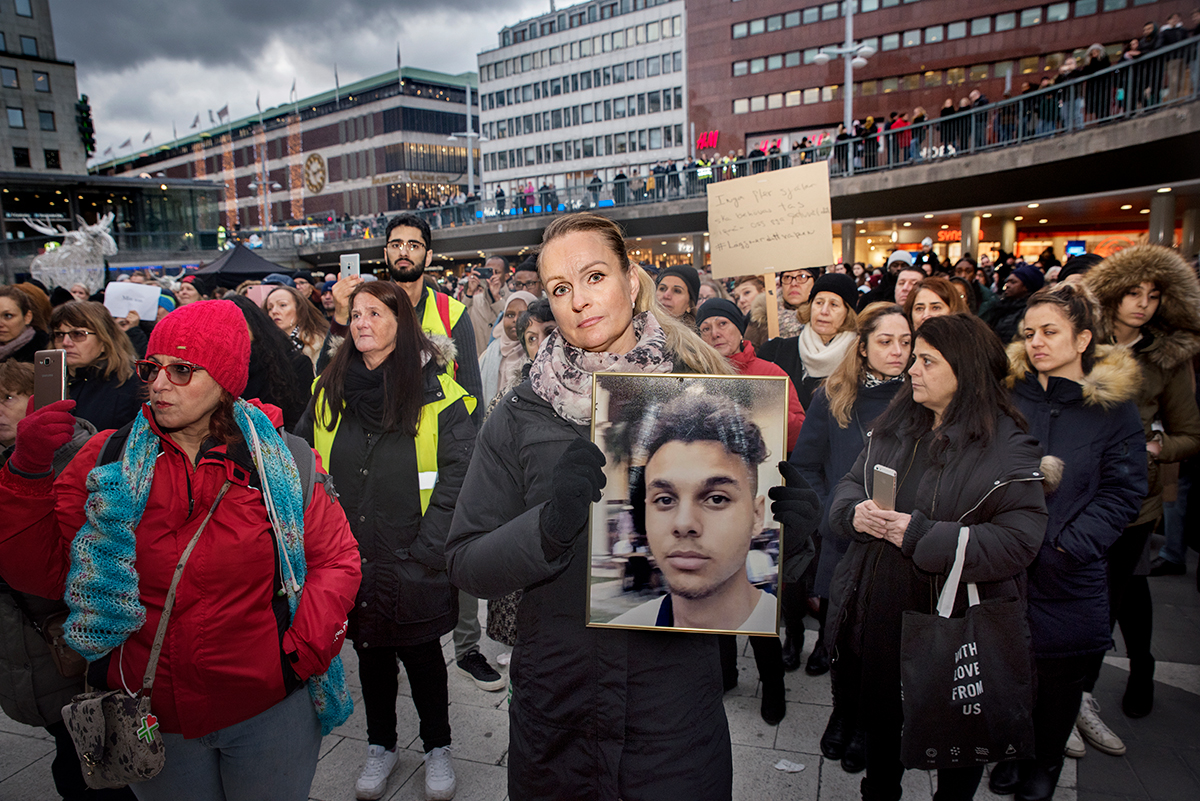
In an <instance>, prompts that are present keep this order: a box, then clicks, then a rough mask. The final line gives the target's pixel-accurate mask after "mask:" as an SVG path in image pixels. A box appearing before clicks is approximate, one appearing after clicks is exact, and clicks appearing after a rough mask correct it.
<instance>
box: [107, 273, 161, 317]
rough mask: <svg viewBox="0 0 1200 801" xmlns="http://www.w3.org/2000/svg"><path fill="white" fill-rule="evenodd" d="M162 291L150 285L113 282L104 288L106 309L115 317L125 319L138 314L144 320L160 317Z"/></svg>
mask: <svg viewBox="0 0 1200 801" xmlns="http://www.w3.org/2000/svg"><path fill="white" fill-rule="evenodd" d="M161 295H162V290H161V289H159V288H158V287H156V286H152V285H150V284H135V283H133V282H131V281H113V282H112V283H110V284H109V285H108V286H106V287H104V308H106V309H108V313H109V314H111V315H112V316H113V317H117V318H121V317H125V316H126V315H128V314H129V312H131V311H135V312H137V315H138V317H140V318H142V319H143V320H151V321H153V320H155V319H157V317H158V299H159V297H160V296H161Z"/></svg>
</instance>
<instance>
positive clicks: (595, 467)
mask: <svg viewBox="0 0 1200 801" xmlns="http://www.w3.org/2000/svg"><path fill="white" fill-rule="evenodd" d="M605 461H607V460H606V459H605V458H604V453H603V452H602V451H601V450H600V449H599V448H597V447H596V446H595V445H593V444H592V443H590V442H588V441H587V440H585V439H577V440H575V441H574V442H572V443H571V444H570V445H569V446H568V447H567V450H566V452H564V453H563V455H562V458H560V459H559V460H558V464H557V465H555V467H554V483H553V485H552V486H551V487H550V501H549V502H548V503H547V504H546V505H545V506H543V507H542V514H541V518H540V519H539V524H540V527H541V530H542V553H544V554H545V555H546V559H547V560H548V561H551V562H553V561H554V560H555V559H558V558H559V557H560V556H562V555H563V554H564V553H566V552H567V550H568V549H569V548H570V547H571V545H572V543H574V542H575V540H576V539H577V538H578V537H579V535H580V534H581V533H582V532H583V527H584V526H585V525H586V524H587V520H588V513H589V512H590V511H591V508H592V504H593V503H595V502H596V501H598V500H600V497H601V490H603V489H604V484H605V482H606V480H607V479H605V477H604V463H605Z"/></svg>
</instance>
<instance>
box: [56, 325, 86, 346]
mask: <svg viewBox="0 0 1200 801" xmlns="http://www.w3.org/2000/svg"><path fill="white" fill-rule="evenodd" d="M94 336H96V332H95V331H84V330H83V329H82V328H76V329H75V330H73V331H55V332H54V333H53V334H52V337H53V340H54V341H55V342H61V341H62V340H64V339H66V338H67V337H70V338H71V341H72V342H75V343H77V344H78V343H80V342H83V341H84V340H85V339H87V338H88V337H94Z"/></svg>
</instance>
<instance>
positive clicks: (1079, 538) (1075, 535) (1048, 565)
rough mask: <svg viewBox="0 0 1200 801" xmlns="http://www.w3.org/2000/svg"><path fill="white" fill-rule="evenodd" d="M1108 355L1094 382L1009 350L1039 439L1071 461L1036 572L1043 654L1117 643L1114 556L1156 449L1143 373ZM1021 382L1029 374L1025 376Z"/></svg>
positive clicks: (1054, 495)
mask: <svg viewBox="0 0 1200 801" xmlns="http://www.w3.org/2000/svg"><path fill="white" fill-rule="evenodd" d="M1104 350H1105V351H1106V357H1107V358H1105V359H1102V360H1101V361H1099V362H1098V363H1097V364H1096V365H1095V367H1093V369H1092V371H1091V372H1090V373H1089V374H1088V376H1087V377H1086V379H1085V383H1084V384H1082V385H1081V384H1078V383H1076V382H1074V381H1071V380H1069V379H1065V378H1051V379H1050V380H1049V382H1048V385H1047V387H1046V389H1042V385H1041V383H1040V382H1039V381H1038V378H1037V374H1036V373H1034V372H1032V371H1030V372H1025V371H1026V369H1028V368H1027V364H1028V363H1027V362H1026V361H1025V348H1024V345H1021V344H1019V343H1018V344H1014V345H1013V346H1012V347H1011V348H1010V350H1009V356H1010V359H1011V360H1012V361H1013V362H1014V365H1015V366H1014V371H1013V375H1012V376H1010V380H1012V381H1014V382H1015V385H1014V387H1013V399H1014V401H1015V402H1016V404H1017V408H1019V409H1020V410H1021V414H1023V415H1024V416H1025V419H1026V420H1027V421H1028V422H1029V433H1030V434H1031V435H1032V436H1034V437H1035V438H1036V439H1037V440H1038V441H1039V442H1040V443H1041V445H1042V447H1043V449H1045V451H1046V454H1047V455H1048V456H1054V457H1058V458H1059V459H1061V460H1062V462H1063V470H1062V478H1061V479H1060V480H1059V481H1058V485H1057V487H1056V488H1055V489H1053V490H1052V491H1049V492H1047V495H1046V510H1047V512H1048V514H1049V518H1048V522H1047V524H1046V539H1045V540H1044V541H1043V542H1042V547H1041V550H1040V551H1038V556H1037V559H1035V560H1034V562H1033V564H1032V565H1030V566H1029V571H1028V572H1029V629H1030V635H1031V636H1032V638H1033V650H1034V654H1035V655H1036V656H1038V657H1042V658H1053V657H1067V656H1083V655H1086V654H1096V653H1103V652H1105V651H1107V650H1108V649H1109V648H1110V647H1111V646H1112V629H1111V627H1110V626H1109V612H1108V572H1107V566H1106V565H1107V563H1106V561H1105V558H1104V555H1105V553H1106V552H1107V551H1108V548H1109V547H1110V546H1111V545H1112V544H1113V543H1114V542H1116V540H1117V537H1119V536H1120V535H1121V532H1122V531H1123V530H1124V529H1125V527H1126V526H1127V525H1129V524H1130V523H1132V522H1133V519H1134V518H1135V517H1137V514H1138V510H1139V509H1140V508H1141V504H1142V498H1143V497H1145V495H1146V444H1145V438H1144V437H1143V435H1142V421H1141V418H1140V417H1139V416H1138V410H1137V406H1135V405H1134V403H1133V401H1132V398H1134V397H1135V395H1136V393H1137V387H1138V381H1139V379H1140V371H1139V370H1138V366H1137V363H1136V362H1135V361H1134V358H1133V357H1132V356H1130V355H1129V354H1128V352H1127V351H1125V350H1123V349H1122V350H1111V349H1107V348H1106V349H1104ZM1018 376H1021V377H1018Z"/></svg>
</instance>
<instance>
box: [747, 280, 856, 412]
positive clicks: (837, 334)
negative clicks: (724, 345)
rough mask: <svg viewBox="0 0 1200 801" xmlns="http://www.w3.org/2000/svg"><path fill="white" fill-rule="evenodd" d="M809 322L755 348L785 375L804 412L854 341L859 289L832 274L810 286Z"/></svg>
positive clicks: (852, 283)
mask: <svg viewBox="0 0 1200 801" xmlns="http://www.w3.org/2000/svg"><path fill="white" fill-rule="evenodd" d="M808 300H809V304H810V305H809V314H810V319H809V321H808V324H807V325H805V326H804V328H803V329H801V331H800V333H799V335H797V336H794V337H777V338H775V339H772V340H771V341H769V342H767V343H765V344H764V345H763V346H762V347H761V348H759V349H758V355H759V357H760V358H763V359H766V360H767V361H769V362H775V364H778V365H779V366H780V367H782V368H783V369H784V371H786V372H787V374H788V375H789V376H790V377H791V379H792V384H793V385H794V386H795V387H796V394H797V395H798V396H799V397H800V403H801V405H803V406H804V407H805V408H806V409H807V408H808V404H809V401H810V400H812V394H813V392H814V391H816V389H817V387H818V386H820V385H821V382H822V381H824V380H825V378H826V377H827V376H828V375H829V374H830V373H832V372H833V371H834V370H835V369H836V368H837V366H838V365H839V364H841V362H842V359H843V358H845V356H846V353H847V352H849V351H850V350H852V349H853V348H854V343H855V341H856V340H857V336H856V335H855V333H854V332H855V329H856V328H857V322H856V321H857V319H858V317H857V315H856V314H855V312H854V307H855V304H856V303H857V302H858V288H857V287H856V286H855V285H854V279H853V278H851V277H850V276H848V275H839V274H836V273H831V274H829V275H823V276H821V277H820V278H818V279H817V280H816V281H815V282H814V283H813V288H812V291H811V292H810V293H809V295H808Z"/></svg>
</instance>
